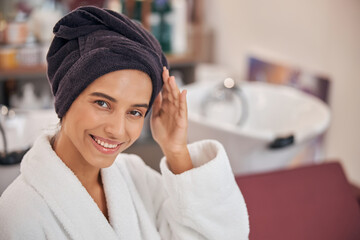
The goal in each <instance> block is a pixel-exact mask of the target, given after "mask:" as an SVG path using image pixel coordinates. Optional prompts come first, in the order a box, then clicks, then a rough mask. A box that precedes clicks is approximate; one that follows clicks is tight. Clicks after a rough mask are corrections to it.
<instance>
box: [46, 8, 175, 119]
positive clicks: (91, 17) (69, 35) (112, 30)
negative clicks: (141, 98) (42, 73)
mask: <svg viewBox="0 0 360 240" xmlns="http://www.w3.org/2000/svg"><path fill="white" fill-rule="evenodd" d="M53 32H54V34H55V36H54V39H53V41H52V43H51V45H50V48H49V51H48V53H47V57H46V59H47V62H48V70H47V75H48V80H49V82H50V85H51V88H52V92H53V95H54V97H55V111H56V113H57V115H58V117H59V118H60V119H61V118H62V117H63V116H64V115H65V114H66V112H67V111H68V109H69V108H70V106H71V104H72V102H74V101H75V99H76V98H77V96H79V94H80V93H81V92H82V91H83V90H84V89H85V88H86V87H87V86H88V85H89V84H91V83H92V82H93V81H94V80H95V79H97V78H99V77H101V76H102V75H105V74H107V73H110V72H113V71H117V70H122V69H136V70H140V71H142V72H145V73H146V74H148V75H149V77H150V78H151V81H152V86H153V89H152V96H151V99H150V102H149V106H150V107H151V105H152V103H153V102H154V99H155V97H156V96H157V95H158V93H159V92H160V91H161V88H162V85H163V81H162V71H163V66H166V67H168V63H167V60H166V57H165V55H164V54H163V52H162V50H161V47H160V44H159V42H158V41H157V40H156V39H155V37H154V36H153V35H152V34H151V33H150V32H148V31H147V30H145V29H144V28H143V27H142V26H141V25H140V24H138V23H136V22H133V21H132V20H131V19H129V18H128V17H126V16H124V15H122V14H119V13H116V12H114V11H111V10H107V9H101V8H98V7H93V6H86V7H80V8H77V9H75V10H74V11H72V12H70V13H68V14H67V15H65V16H64V17H63V18H62V19H60V20H59V21H58V22H57V24H56V25H55V27H54V30H53ZM150 107H149V110H150ZM149 110H148V111H149Z"/></svg>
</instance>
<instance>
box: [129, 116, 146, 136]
mask: <svg viewBox="0 0 360 240" xmlns="http://www.w3.org/2000/svg"><path fill="white" fill-rule="evenodd" d="M143 125H144V119H141V120H138V121H135V122H130V123H129V124H128V127H127V128H128V129H127V130H128V133H129V135H131V138H132V140H133V141H135V140H136V139H138V138H139V136H140V134H141V131H142V128H143Z"/></svg>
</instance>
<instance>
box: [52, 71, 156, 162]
mask: <svg viewBox="0 0 360 240" xmlns="http://www.w3.org/2000/svg"><path fill="white" fill-rule="evenodd" d="M151 93H152V83H151V79H150V77H149V76H148V75H147V74H145V73H143V72H141V71H138V70H119V71H115V72H111V73H108V74H106V75H103V76H101V77H100V78H98V79H96V80H95V81H94V82H93V83H91V84H90V85H89V86H88V87H87V88H86V89H85V90H84V91H83V92H82V93H81V94H80V95H79V96H78V97H77V98H76V100H75V101H74V102H73V103H72V105H71V107H70V109H69V110H68V112H67V113H66V115H65V116H64V117H63V119H62V126H61V130H60V132H59V134H58V137H57V140H56V144H55V145H56V147H55V151H56V152H57V154H58V155H59V157H60V158H61V159H62V160H63V161H64V162H65V163H67V165H69V164H71V161H80V162H82V163H81V164H82V165H91V166H92V167H95V168H104V167H109V166H110V165H111V164H112V163H113V162H114V160H115V158H116V156H117V155H118V154H119V153H120V152H122V151H124V150H125V149H126V148H128V147H129V146H131V145H132V144H133V143H134V142H135V140H136V139H138V138H139V136H140V133H141V130H142V127H143V124H144V117H145V113H146V111H147V110H148V104H149V101H150V98H151Z"/></svg>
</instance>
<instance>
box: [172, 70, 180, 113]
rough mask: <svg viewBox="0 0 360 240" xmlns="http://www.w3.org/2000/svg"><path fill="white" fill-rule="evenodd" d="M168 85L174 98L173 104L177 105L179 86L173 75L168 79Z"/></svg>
mask: <svg viewBox="0 0 360 240" xmlns="http://www.w3.org/2000/svg"><path fill="white" fill-rule="evenodd" d="M169 86H170V88H171V95H172V97H173V99H174V104H175V106H176V107H179V95H180V91H179V88H178V87H177V85H176V81H175V77H174V76H171V77H170V79H169Z"/></svg>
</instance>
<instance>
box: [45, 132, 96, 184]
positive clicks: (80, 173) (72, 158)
mask: <svg viewBox="0 0 360 240" xmlns="http://www.w3.org/2000/svg"><path fill="white" fill-rule="evenodd" d="M51 145H52V148H53V149H54V151H55V152H56V154H57V155H58V156H59V158H60V159H61V160H62V161H63V162H64V163H65V165H66V166H67V167H68V168H70V169H71V171H72V172H73V173H74V174H75V175H76V177H77V178H78V179H79V181H80V182H81V183H82V185H83V186H84V187H85V188H86V189H87V190H88V191H89V189H92V188H94V187H97V186H99V185H102V182H101V176H100V169H99V168H96V167H94V166H92V165H90V164H89V163H88V162H87V161H86V160H85V159H84V158H83V156H82V155H81V154H80V152H79V151H78V150H77V149H76V147H75V146H74V145H73V144H72V142H71V141H70V139H68V138H67V137H66V135H65V134H61V131H59V132H58V133H57V134H56V135H55V136H54V137H53V139H52V140H51Z"/></svg>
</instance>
